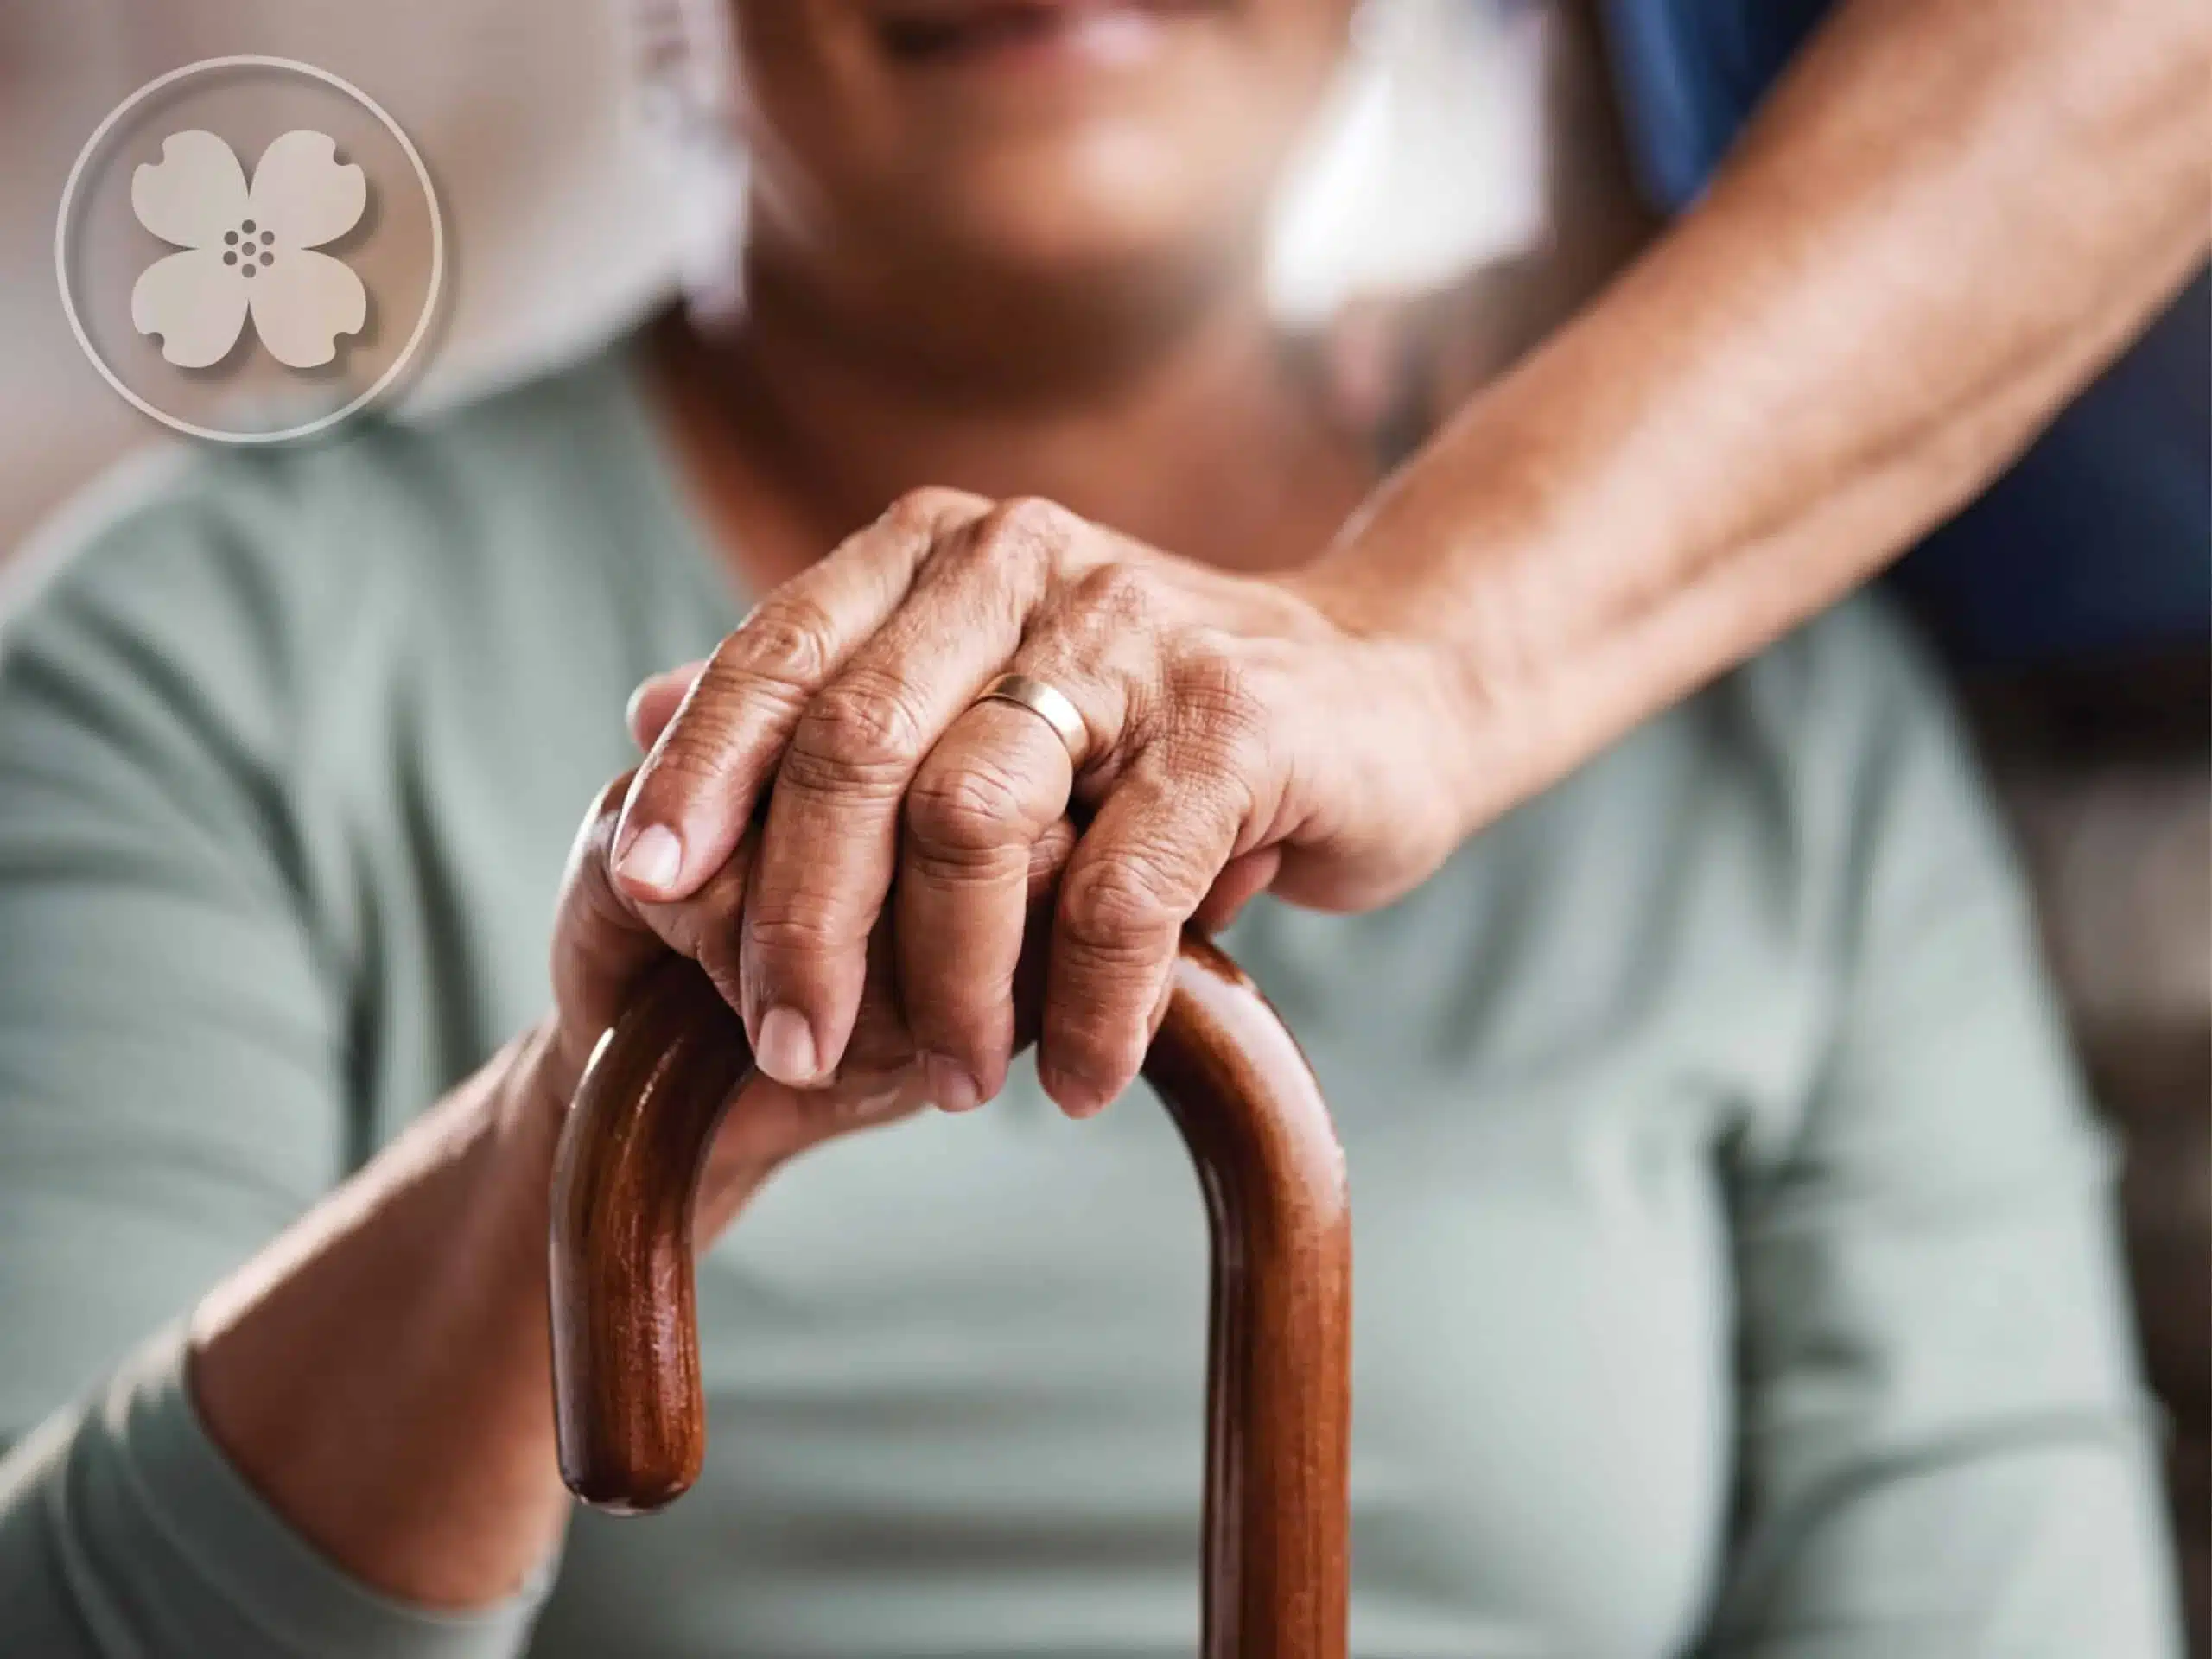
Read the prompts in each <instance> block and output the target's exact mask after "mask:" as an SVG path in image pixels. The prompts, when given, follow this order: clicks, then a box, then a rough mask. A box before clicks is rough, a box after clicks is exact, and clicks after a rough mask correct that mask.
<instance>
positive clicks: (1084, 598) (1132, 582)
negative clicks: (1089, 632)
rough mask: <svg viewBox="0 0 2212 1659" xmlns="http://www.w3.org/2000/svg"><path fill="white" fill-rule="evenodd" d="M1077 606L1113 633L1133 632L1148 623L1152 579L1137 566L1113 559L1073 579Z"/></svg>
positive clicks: (1150, 609)
mask: <svg viewBox="0 0 2212 1659" xmlns="http://www.w3.org/2000/svg"><path fill="white" fill-rule="evenodd" d="M1075 602H1076V605H1077V608H1078V609H1080V610H1082V611H1083V612H1084V613H1087V615H1088V616H1090V618H1092V619H1095V620H1096V623H1098V624H1099V625H1102V626H1104V627H1105V628H1107V629H1108V630H1109V631H1110V632H1114V633H1121V632H1136V631H1139V630H1141V629H1143V628H1144V627H1145V626H1147V624H1149V623H1150V621H1151V620H1152V618H1153V611H1154V594H1153V585H1152V581H1151V579H1150V577H1149V576H1147V575H1146V573H1145V572H1144V570H1143V569H1141V568H1140V567H1139V566H1136V565H1134V564H1127V563H1120V562H1118V561H1117V562H1116V563H1110V564H1102V565H1100V566H1099V567H1098V568H1097V569H1096V570H1091V571H1088V572H1086V573H1085V574H1084V576H1083V577H1082V579H1081V580H1080V581H1078V582H1077V583H1076V590H1075Z"/></svg>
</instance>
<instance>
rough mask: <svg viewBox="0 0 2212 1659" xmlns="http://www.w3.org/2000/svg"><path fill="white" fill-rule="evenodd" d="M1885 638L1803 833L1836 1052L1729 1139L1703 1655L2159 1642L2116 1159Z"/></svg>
mask: <svg viewBox="0 0 2212 1659" xmlns="http://www.w3.org/2000/svg"><path fill="white" fill-rule="evenodd" d="M1860 639H1861V642H1862V643H1864V639H1865V636H1864V635H1863V633H1862V634H1861V636H1860ZM1877 643H1878V645H1880V646H1881V647H1882V648H1881V649H1879V650H1877V651H1876V652H1873V653H1872V656H1871V657H1867V656H1860V657H1859V658H1858V660H1857V661H1856V664H1855V665H1854V666H1853V668H1852V669H1851V671H1850V672H1851V673H1852V675H1853V685H1852V686H1850V687H1848V688H1844V687H1840V686H1838V685H1835V684H1830V685H1828V686H1827V687H1826V688H1825V690H1826V692H1827V693H1829V694H1834V695H1830V696H1827V702H1829V704H1830V705H1831V706H1833V704H1834V702H1837V701H1851V702H1856V703H1857V704H1859V706H1860V710H1861V715H1860V719H1861V724H1860V728H1859V734H1858V736H1857V737H1856V738H1855V739H1854V740H1853V741H1851V742H1850V743H1848V744H1846V745H1844V746H1842V747H1846V748H1848V749H1851V750H1853V751H1855V754H1854V758H1853V760H1851V761H1850V762H1849V763H1848V765H1847V766H1845V767H1842V768H1840V769H1839V771H1838V773H1837V775H1836V776H1835V777H1834V779H1832V783H1833V785H1834V787H1833V790H1832V794H1833V797H1834V799H1833V801H1832V806H1833V809H1834V810H1832V811H1830V812H1829V813H1827V815H1826V816H1827V819H1828V820H1829V821H1830V822H1832V823H1836V824H1839V825H1840V828H1839V829H1835V830H1834V832H1833V833H1832V835H1831V834H1827V832H1821V831H1817V830H1815V831H1808V838H1810V839H1811V840H1813V841H1814V842H1816V843H1817V842H1819V841H1820V840H1821V839H1822V838H1823V837H1824V836H1825V838H1826V839H1827V841H1828V842H1829V844H1828V846H1827V849H1826V850H1827V852H1828V853H1831V854H1833V855H1834V861H1835V862H1836V863H1837V864H1840V867H1841V868H1843V869H1844V871H1845V872H1846V876H1845V879H1844V880H1841V881H1840V882H1836V883H1834V887H1835V893H1834V898H1833V899H1832V900H1831V903H1832V906H1833V914H1832V917H1831V925H1832V928H1833V932H1834V937H1835V938H1838V939H1839V940H1840V942H1841V949H1840V951H1839V952H1838V953H1837V954H1838V955H1839V957H1840V959H1841V962H1842V967H1841V969H1840V984H1839V986H1838V991H1837V997H1836V1001H1837V1005H1838V1008H1839V1012H1838V1014H1837V1016H1836V1024H1835V1029H1834V1033H1833V1040H1832V1043H1831V1045H1830V1046H1829V1048H1828V1051H1827V1056H1826V1061H1825V1065H1824V1066H1823V1068H1822V1071H1821V1076H1820V1078H1819V1081H1818V1084H1817V1087H1816V1088H1815V1090H1814V1091H1813V1093H1812V1096H1811V1097H1810V1098H1809V1100H1808V1101H1807V1102H1806V1103H1804V1107H1803V1109H1802V1116H1799V1117H1797V1118H1796V1120H1795V1121H1794V1122H1791V1123H1790V1124H1789V1126H1788V1128H1787V1130H1786V1132H1783V1133H1777V1134H1776V1135H1773V1136H1771V1137H1770V1143H1769V1144H1758V1137H1757V1136H1753V1137H1751V1144H1748V1145H1747V1146H1745V1147H1743V1148H1742V1149H1740V1153H1739V1156H1740V1167H1739V1174H1740V1179H1739V1180H1738V1183H1737V1190H1736V1192H1735V1194H1734V1202H1735V1205H1736V1206H1737V1223H1738V1231H1737V1249H1738V1285H1739V1291H1738V1294H1739V1299H1740V1300H1739V1306H1738V1321H1739V1323H1738V1349H1739V1367H1740V1371H1739V1376H1740V1387H1741V1389H1742V1398H1741V1402H1740V1411H1739V1422H1740V1431H1739V1432H1740V1439H1739V1442H1738V1513H1737V1525H1736V1537H1735V1541H1734V1548H1733V1550H1732V1562H1731V1567H1730V1569H1729V1572H1728V1573H1727V1576H1726V1582H1725V1584H1724V1585H1723V1586H1722V1587H1721V1591H1720V1594H1719V1601H1718V1604H1717V1608H1716V1611H1715V1614H1714V1617H1713V1621H1712V1623H1711V1625H1710V1627H1709V1630H1708V1635H1707V1645H1706V1648H1705V1649H1704V1651H1705V1652H1706V1653H1707V1654H1708V1655H1709V1656H1713V1659H1720V1656H1728V1659H1951V1656H1955V1655H1959V1654H1967V1653H1974V1654H2005V1655H2007V1656H2012V1659H2037V1656H2048V1659H2076V1656H2080V1655H2084V1654H2092V1653H2094V1654H2097V1655H2100V1656H2102V1659H2163V1656H2169V1655H2173V1654H2177V1653H2178V1652H2179V1638H2178V1636H2177V1630H2176V1628H2175V1624H2174V1608H2175V1599H2174V1592H2173V1587H2172V1584H2171V1554H2170V1548H2171V1546H2170V1544H2169V1542H2168V1540H2167V1535H2166V1529H2165V1526H2164V1521H2163V1510H2162V1509H2161V1507H2160V1503H2159V1499H2158V1484H2157V1480H2156V1477H2155V1474H2154V1464H2153V1460H2152V1448H2151V1442H2152V1440H2153V1438H2154V1434H2155V1423H2154V1420H2153V1416H2152V1409H2151V1408H2150V1405H2149V1403H2148V1402H2147V1401H2146V1398H2145V1395H2144V1393H2143V1390H2142V1388H2141V1385H2140V1383H2139V1380H2138V1376H2137V1371H2136V1363H2135V1357H2134V1341H2133V1332H2132V1331H2131V1329H2130V1325H2129V1322H2128V1319H2127V1313H2126V1310H2127V1306H2128V1299H2127V1293H2126V1281H2125V1277H2124V1274H2123V1272H2122V1269H2121V1267H2120V1258H2119V1252H2118V1245H2117V1232H2116V1228H2115V1226H2114V1217H2113V1203H2112V1189H2113V1173H2114V1166H2115V1162H2116V1158H2115V1152H2114V1148H2113V1146H2112V1145H2111V1144H2110V1142H2109V1141H2108V1140H2107V1137H2106V1135H2104V1134H2103V1133H2102V1132H2101V1130H2100V1129H2099V1128H2097V1127H2096V1125H2095V1123H2094V1119H2093V1118H2092V1116H2091V1115H2090V1113H2089V1112H2088V1109H2087V1107H2086V1104H2085V1100H2084V1096H2083V1093H2082V1086H2081V1084H2080V1082H2079V1077H2078V1073H2077V1071H2076V1069H2075V1065H2074V1063H2073V1061H2072V1059H2071V1058H2070V1055H2069V1052H2068V1050H2067V1047H2066V1043H2065V1039H2064V1036H2063V1022H2062V1020H2061V1018H2060V1015H2059V1012H2058V1010H2057V1008H2056V1006H2055V1001H2054V999H2053V997H2052V996H2051V995H2050V991H2049V988H2048V987H2047V985H2046V983H2045V982H2044V979H2043V978H2042V976H2041V974H2040V972H2039V970H2038V968H2037V950H2036V945H2035V941H2034V938H2033V930H2032V926H2031V918H2030V916H2029V914H2028V912H2027V910H2026V907H2025V905H2024V898H2023V895H2022V893H2021V890H2020V887H2019V885H2018V881H2017V880H2016V878H2015V876H2014V874H2013V871H2012V866H2011V863H2010V860H2009V855H2008V852H2007V849H2006V847H2005V841H2004V838H2003V836H2002V835H2001V834H2000V833H1999V830H1998V829H1997V827H1996V825H1995V824H1994V823H1993V821H1992V818H1991V817H1990V814H1989V811H1988V809H1987V807H1986V804H1985V803H1984V801H1983V799H1982V798H1981V796H1980V791H1979V789H1978V786H1977V784H1976V780H1975V779H1974V773H1973V769H1972V766H1971V763H1970V762H1969V760H1968V759H1967V753H1966V751H1965V747H1964V744H1963V743H1962V741H1961V738H1960V735H1959V734H1958V733H1957V732H1956V731H1955V729H1954V728H1953V727H1952V726H1951V725H1949V724H1948V723H1947V716H1946V715H1945V712H1944V709H1943V703H1942V696H1941V693H1940V691H1939V690H1937V688H1936V686H1935V685H1934V684H1933V683H1932V680H1931V677H1929V675H1928V673H1927V672H1926V671H1925V670H1924V669H1923V668H1922V667H1921V666H1920V665H1919V664H1918V663H1917V662H1916V660H1914V659H1913V658H1910V656H1909V655H1908V654H1904V653H1901V652H1897V650H1895V649H1892V648H1891V647H1892V646H1893V645H1894V644H1895V642H1894V641H1892V640H1889V639H1878V641H1877ZM1816 689H1817V688H1816ZM1809 816H1811V817H1815V818H1817V817H1820V816H1821V814H1819V813H1817V812H1815V813H1814V814H1812V815H1809Z"/></svg>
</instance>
